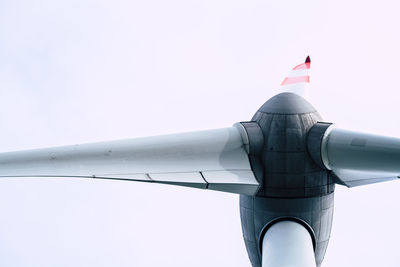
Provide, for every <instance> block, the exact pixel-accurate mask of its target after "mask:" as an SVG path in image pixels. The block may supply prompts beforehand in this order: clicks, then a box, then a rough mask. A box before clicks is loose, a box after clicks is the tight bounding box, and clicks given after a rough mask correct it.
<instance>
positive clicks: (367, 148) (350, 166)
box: [321, 126, 400, 187]
mask: <svg viewBox="0 0 400 267" xmlns="http://www.w3.org/2000/svg"><path fill="white" fill-rule="evenodd" d="M321 158H322V162H323V164H324V165H325V167H326V168H327V169H329V170H332V171H333V172H334V174H335V175H336V176H337V178H338V179H339V180H340V181H338V183H343V184H345V185H346V186H349V187H353V186H358V185H365V184H372V183H378V182H384V181H390V180H395V179H398V178H400V138H395V137H388V136H381V135H374V134H368V133H361V132H355V131H349V130H345V129H340V128H337V127H334V126H330V127H329V128H328V130H327V131H326V132H325V134H324V136H323V139H322V143H321Z"/></svg>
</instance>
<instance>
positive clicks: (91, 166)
mask: <svg viewBox="0 0 400 267" xmlns="http://www.w3.org/2000/svg"><path fill="white" fill-rule="evenodd" d="M243 134H246V133H245V131H244V130H241V129H240V128H239V127H228V128H222V129H216V130H208V131H200V132H190V133H183V134H172V135H165V136H155V137H145V138H138V139H131V140H120V141H111V142H101V143H92V144H84V145H75V146H65V147H53V148H45V149H35V150H27V151H17V152H6V153H0V177H70V178H74V177H75V178H99V179H117V180H128V181H141V182H154V183H164V184H171V185H181V186H188V187H195V188H202V189H211V190H217V191H224V192H232V193H239V194H247V195H252V194H254V193H255V192H256V191H257V190H258V182H257V180H256V178H255V176H254V174H253V172H252V170H251V167H250V163H249V158H248V154H247V152H246V145H247V144H246V140H247V139H246V138H245V137H244V136H243Z"/></svg>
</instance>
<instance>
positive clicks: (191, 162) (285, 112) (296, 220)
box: [0, 57, 400, 267]
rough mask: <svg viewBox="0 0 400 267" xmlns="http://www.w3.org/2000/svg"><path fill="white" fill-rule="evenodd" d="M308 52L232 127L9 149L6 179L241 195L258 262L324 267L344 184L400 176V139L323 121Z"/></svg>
mask: <svg viewBox="0 0 400 267" xmlns="http://www.w3.org/2000/svg"><path fill="white" fill-rule="evenodd" d="M310 65H311V60H310V58H309V57H307V59H306V60H305V62H304V63H302V64H299V65H297V66H296V67H294V68H293V69H292V71H291V72H290V73H289V75H288V76H287V77H286V78H285V79H284V80H283V82H282V84H281V88H282V91H283V92H282V93H280V94H278V95H276V96H274V97H272V98H271V99H269V100H268V101H267V102H265V104H264V105H262V106H261V107H260V108H259V109H258V111H257V112H256V113H255V115H254V116H253V118H252V119H251V120H250V121H247V122H240V123H236V124H234V125H233V126H232V127H227V128H221V129H215V130H207V131H200V132H191V133H183V134H173V135H165V136H156V137H145V138H138V139H132V140H121V141H111V142H102V143H92V144H84V145H75V146H66V147H54V148H45V149H35V150H28V151H17V152H6V153H1V154H0V177H71V178H73V177H78V178H95V179H116V180H129V181H139V182H148V183H163V184H169V185H179V186H187V187H194V188H200V189H210V190H216V191H223V192H230V193H235V194H240V215H241V223H242V230H243V236H244V241H245V244H246V248H247V252H248V255H249V258H250V261H251V264H252V266H253V267H261V266H262V267H279V266H299V267H312V266H320V265H321V263H322V260H323V258H324V255H325V251H326V249H327V245H328V242H329V237H330V232H331V226H332V218H333V204H334V190H335V184H341V185H345V186H347V187H354V186H359V185H366V184H371V183H377V182H383V181H388V180H395V179H398V178H400V139H399V138H393V137H386V136H379V135H374V134H366V133H360V132H354V131H348V130H346V129H342V128H340V127H338V126H336V125H334V124H332V123H330V122H324V121H323V119H322V117H321V116H320V115H319V114H318V112H317V111H316V109H315V108H314V107H313V106H312V105H311V104H310V103H309V102H308V101H307V100H306V96H307V92H308V86H309V82H310V73H309V71H310Z"/></svg>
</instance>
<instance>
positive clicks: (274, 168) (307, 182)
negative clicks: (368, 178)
mask: <svg viewBox="0 0 400 267" xmlns="http://www.w3.org/2000/svg"><path fill="white" fill-rule="evenodd" d="M270 105H272V108H270ZM278 106H279V110H278ZM266 111H268V112H266ZM273 111H279V113H273ZM320 120H322V119H321V116H320V115H319V114H318V112H316V111H315V109H314V108H313V107H312V106H311V104H310V103H308V102H307V101H306V100H305V99H304V98H302V97H301V96H298V95H296V94H293V93H281V94H279V95H276V96H274V97H273V98H271V99H270V100H268V101H267V102H266V103H265V104H264V105H263V106H262V107H261V108H260V109H259V110H258V111H257V113H256V114H255V115H254V117H253V119H252V121H255V122H257V123H258V124H259V126H260V128H261V130H262V132H263V135H264V146H263V148H262V152H261V155H260V156H259V160H260V161H261V165H262V168H263V174H262V176H263V177H262V178H261V179H260V178H259V177H258V176H259V175H257V173H258V171H257V170H256V169H253V171H254V172H255V173H256V176H257V179H258V180H259V181H260V183H261V189H260V191H259V192H258V195H259V196H269V197H282V198H284V197H312V196H319V195H323V194H328V193H331V192H333V190H334V178H333V177H332V176H331V175H330V173H329V172H327V171H326V169H325V168H322V167H320V166H318V164H316V163H315V161H314V160H313V159H312V158H311V157H310V155H309V153H308V151H307V142H306V141H307V140H306V138H307V134H308V131H309V130H310V129H311V127H312V126H313V125H314V124H315V123H317V121H320ZM251 162H252V166H253V160H251Z"/></svg>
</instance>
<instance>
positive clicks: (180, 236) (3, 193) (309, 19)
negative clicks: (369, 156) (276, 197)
mask: <svg viewBox="0 0 400 267" xmlns="http://www.w3.org/2000/svg"><path fill="white" fill-rule="evenodd" d="M399 7H400V6H399V4H398V3H397V1H385V0H384V1H365V0H364V1H345V0H336V1H318V0H315V1H285V0H284V1H233V0H229V1H228V0H226V1H203V0H202V1H200V0H198V1H188V0H181V1H178V0H171V1H161V0H158V1H157V0H151V1H119V0H117V1H94V0H93V1H89V0H87V1H84V0H79V1H78V0H69V1H50V0H47V1H46V0H43V1H19V0H13V1H11V0H2V1H0V125H1V134H0V136H1V138H0V150H1V151H9V150H17V149H27V148H34V147H46V146H55V145H63V144H75V143H85V142H93V141H101V140H112V139H122V138H131V137H138V136H147V135H157V134H166V133H174V132H184V131H191V130H201V129H210V128H219V127H225V126H230V125H232V124H233V123H235V122H238V121H246V120H249V119H250V118H251V117H252V115H253V114H254V113H255V111H256V110H257V109H258V107H259V106H260V105H262V103H263V102H265V101H266V100H267V99H268V98H269V97H271V96H273V95H274V94H275V93H276V92H277V89H278V85H279V83H280V82H281V80H282V78H284V77H285V75H286V74H287V72H288V71H289V69H290V68H291V67H292V66H294V65H296V64H298V63H301V62H302V61H303V60H304V58H305V57H306V56H307V55H308V54H310V55H311V58H312V77H311V79H312V82H311V100H312V103H313V104H314V106H315V107H316V108H317V109H318V110H319V111H320V113H321V114H322V116H323V117H324V118H325V119H326V120H327V121H332V122H336V123H338V124H340V125H341V126H342V127H349V128H354V129H357V130H364V131H369V132H373V133H379V134H385V135H392V136H399V137H400V125H399V96H400V93H399V90H400V88H399V83H398V76H399V72H400V65H399V62H400V52H399V47H400V35H399V34H398V33H399V31H398V25H400V17H399V16H398V10H399ZM335 198H336V201H335V217H334V224H333V230H332V237H331V242H330V245H329V247H328V252H327V254H326V258H325V261H324V263H323V266H324V267H336V266H365V267H369V266H386V267H394V266H396V267H398V266H399V265H400V257H399V253H398V240H399V239H400V228H399V227H398V226H399V225H400V215H399V212H398V211H399V208H398V207H399V204H398V203H399V202H400V182H391V183H385V184H379V185H372V186H368V187H360V188H354V189H346V188H343V187H339V186H338V187H337V190H336V196H335ZM0 266H13V267H17V266H18V267H22V266H24V267H25V266H29V267H36V266H38V267H39V266H40V267H47V266H48V267H52V266H68V267H69V266H74V267H84V266H98V267H101V266H116V267H125V266H146V267H147V266H148V267H153V266H165V267H167V266H175V267H177V266H210V267H211V266H232V267H236V266H237V267H239V266H241V267H244V266H250V263H249V261H248V258H247V254H246V250H245V246H244V242H243V240H242V233H241V228H240V220H239V207H238V197H237V196H235V195H231V194H225V193H217V192H207V191H201V190H196V189H185V188H180V187H172V186H165V185H154V184H140V183H130V182H120V181H93V180H72V181H71V180H64V179H60V180H50V179H42V180H39V179H18V180H15V179H14V180H12V179H4V180H1V181H0Z"/></svg>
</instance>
